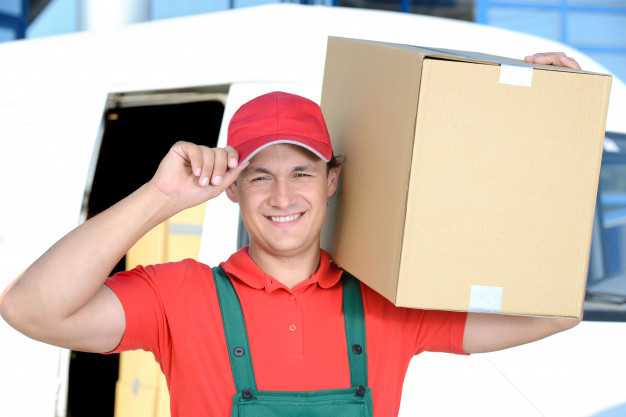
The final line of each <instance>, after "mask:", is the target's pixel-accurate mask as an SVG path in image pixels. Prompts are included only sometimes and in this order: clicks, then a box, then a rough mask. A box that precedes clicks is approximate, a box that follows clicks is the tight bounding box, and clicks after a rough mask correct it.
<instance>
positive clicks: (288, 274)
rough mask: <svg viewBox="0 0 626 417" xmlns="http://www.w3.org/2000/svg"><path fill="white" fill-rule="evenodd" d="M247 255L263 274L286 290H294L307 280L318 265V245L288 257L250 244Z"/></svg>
mask: <svg viewBox="0 0 626 417" xmlns="http://www.w3.org/2000/svg"><path fill="white" fill-rule="evenodd" d="M248 255H249V256H250V258H252V260H253V261H254V263H256V264H257V265H258V267H259V268H261V270H262V271H263V272H265V273H266V274H267V275H269V276H271V277H272V278H274V279H276V280H278V281H280V282H281V283H283V284H284V285H285V286H286V287H288V288H294V287H295V286H296V285H298V284H300V283H301V282H303V281H305V280H307V279H308V278H309V277H310V276H311V275H313V274H314V273H315V272H316V271H317V269H318V268H319V264H320V249H319V245H317V247H315V246H314V247H312V248H311V249H309V250H307V251H306V252H305V253H300V254H297V255H293V256H289V255H283V254H273V253H270V252H268V251H264V250H262V249H260V248H259V247H257V245H254V243H253V242H250V247H249V248H248Z"/></svg>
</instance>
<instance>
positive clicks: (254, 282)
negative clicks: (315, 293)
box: [221, 246, 341, 293]
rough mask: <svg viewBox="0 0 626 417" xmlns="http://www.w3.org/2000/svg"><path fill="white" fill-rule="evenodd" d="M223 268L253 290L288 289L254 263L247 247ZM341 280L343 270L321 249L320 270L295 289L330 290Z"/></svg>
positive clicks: (231, 257) (223, 265)
mask: <svg viewBox="0 0 626 417" xmlns="http://www.w3.org/2000/svg"><path fill="white" fill-rule="evenodd" d="M221 266H222V268H224V271H225V272H226V273H227V274H228V275H229V276H231V277H232V278H235V279H238V280H239V281H242V282H244V283H245V284H247V285H248V286H250V287H252V288H256V289H265V291H267V292H268V293H269V292H272V291H274V290H275V289H277V288H286V287H285V285H283V284H282V283H281V282H279V281H277V280H275V279H274V278H273V277H271V276H270V275H267V274H266V273H265V272H263V271H262V270H261V268H259V267H258V265H257V264H255V263H254V261H253V260H252V258H250V255H248V247H247V246H245V247H243V248H241V249H240V250H238V251H237V252H235V253H234V254H232V255H231V256H230V258H228V260H227V261H226V262H222V263H221ZM339 278H341V269H339V267H338V266H337V265H335V264H334V263H333V262H332V261H331V259H330V256H328V254H327V253H326V251H324V250H322V249H320V266H319V268H318V269H317V271H316V272H315V273H314V274H313V275H311V276H310V277H309V278H308V279H307V280H305V281H303V282H301V283H300V284H298V285H297V286H296V288H294V289H297V288H299V287H302V286H309V285H313V284H317V285H318V286H320V287H321V288H330V287H332V286H333V285H335V284H336V283H337V282H338V281H339Z"/></svg>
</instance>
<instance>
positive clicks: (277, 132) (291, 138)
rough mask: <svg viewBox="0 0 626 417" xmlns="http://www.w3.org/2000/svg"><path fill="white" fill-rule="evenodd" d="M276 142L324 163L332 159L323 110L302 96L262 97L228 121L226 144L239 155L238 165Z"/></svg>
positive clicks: (272, 95) (244, 107) (269, 94)
mask: <svg viewBox="0 0 626 417" xmlns="http://www.w3.org/2000/svg"><path fill="white" fill-rule="evenodd" d="M277 143H290V144H294V145H299V146H302V147H304V148H306V149H308V150H309V151H311V152H313V153H314V154H315V155H317V156H318V157H320V158H321V159H322V160H324V161H325V162H328V161H330V159H331V158H332V156H333V148H332V145H331V143H330V137H329V135H328V129H327V128H326V122H325V121H324V116H323V115H322V110H321V109H320V107H319V106H318V105H317V104H316V103H315V102H313V101H311V100H309V99H306V98H304V97H300V96H297V95H294V94H289V93H284V92H281V91H274V92H272V93H268V94H264V95H262V96H259V97H257V98H255V99H252V100H250V101H249V102H247V103H245V104H244V105H243V106H241V107H240V108H239V110H237V111H236V112H235V114H234V115H233V117H232V119H231V120H230V124H229V126H228V145H229V146H232V147H233V148H235V149H236V150H237V152H238V153H239V163H240V164H243V163H244V162H246V161H248V160H249V159H250V158H252V157H253V156H254V155H255V154H256V153H257V152H259V151H261V150H262V149H264V148H266V147H268V146H270V145H274V144H277Z"/></svg>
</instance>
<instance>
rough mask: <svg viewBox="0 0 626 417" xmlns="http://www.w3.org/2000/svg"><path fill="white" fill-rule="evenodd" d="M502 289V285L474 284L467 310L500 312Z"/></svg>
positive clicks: (473, 311)
mask: <svg viewBox="0 0 626 417" xmlns="http://www.w3.org/2000/svg"><path fill="white" fill-rule="evenodd" d="M502 291H503V288H502V287H490V286H487V285H472V290H471V292H470V301H469V308H468V310H467V311H469V312H470V313H500V308H501V307H502Z"/></svg>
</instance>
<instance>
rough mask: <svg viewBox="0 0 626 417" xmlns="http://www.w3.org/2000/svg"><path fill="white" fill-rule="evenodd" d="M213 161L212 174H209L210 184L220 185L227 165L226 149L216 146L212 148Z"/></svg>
mask: <svg viewBox="0 0 626 417" xmlns="http://www.w3.org/2000/svg"><path fill="white" fill-rule="evenodd" d="M213 155H214V162H213V175H212V176H211V184H212V185H220V184H221V183H222V179H223V177H224V174H226V170H227V169H228V167H227V166H226V164H227V160H228V154H227V153H226V150H224V149H221V148H217V149H214V150H213Z"/></svg>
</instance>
